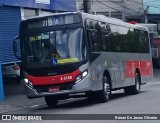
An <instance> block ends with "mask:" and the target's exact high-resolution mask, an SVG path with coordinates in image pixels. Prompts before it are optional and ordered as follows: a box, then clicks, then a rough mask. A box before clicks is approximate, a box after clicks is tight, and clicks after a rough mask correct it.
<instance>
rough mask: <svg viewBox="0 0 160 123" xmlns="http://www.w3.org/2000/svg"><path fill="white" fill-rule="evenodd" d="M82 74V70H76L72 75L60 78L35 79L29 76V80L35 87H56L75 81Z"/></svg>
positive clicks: (64, 75) (59, 76) (60, 76)
mask: <svg viewBox="0 0 160 123" xmlns="http://www.w3.org/2000/svg"><path fill="white" fill-rule="evenodd" d="M80 73H81V72H80V70H76V71H74V72H72V73H69V74H63V75H58V76H45V77H34V76H31V75H28V76H27V79H28V80H29V81H31V82H32V84H33V85H50V84H52V85H54V84H62V83H67V82H72V81H75V79H76V77H77V76H78V75H79V74H80Z"/></svg>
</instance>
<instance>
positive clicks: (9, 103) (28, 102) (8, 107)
mask: <svg viewBox="0 0 160 123" xmlns="http://www.w3.org/2000/svg"><path fill="white" fill-rule="evenodd" d="M42 104H45V101H44V98H36V99H28V98H27V97H26V96H25V95H23V94H20V95H12V96H7V97H5V100H4V101H1V102H0V113H7V112H9V111H14V110H18V109H21V108H27V107H30V106H34V105H42Z"/></svg>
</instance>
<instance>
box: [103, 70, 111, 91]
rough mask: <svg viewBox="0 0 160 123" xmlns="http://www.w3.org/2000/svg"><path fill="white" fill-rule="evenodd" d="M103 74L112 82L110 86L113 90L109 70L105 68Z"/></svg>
mask: <svg viewBox="0 0 160 123" xmlns="http://www.w3.org/2000/svg"><path fill="white" fill-rule="evenodd" d="M103 76H106V77H107V78H108V80H109V84H110V88H111V90H112V79H111V76H110V73H109V71H108V70H105V71H104V73H103Z"/></svg>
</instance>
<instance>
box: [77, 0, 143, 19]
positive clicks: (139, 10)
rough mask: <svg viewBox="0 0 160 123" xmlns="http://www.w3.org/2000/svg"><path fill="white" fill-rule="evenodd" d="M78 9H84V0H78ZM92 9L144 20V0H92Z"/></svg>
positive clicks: (98, 12)
mask: <svg viewBox="0 0 160 123" xmlns="http://www.w3.org/2000/svg"><path fill="white" fill-rule="evenodd" d="M137 3H139V4H137ZM77 10H78V11H83V0H77ZM91 11H92V13H93V14H103V15H105V16H109V17H115V18H119V19H122V20H124V21H133V20H135V21H142V20H143V17H144V16H143V15H144V9H143V0H91Z"/></svg>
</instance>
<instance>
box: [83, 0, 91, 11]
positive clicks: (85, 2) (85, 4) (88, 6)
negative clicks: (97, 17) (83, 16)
mask: <svg viewBox="0 0 160 123" xmlns="http://www.w3.org/2000/svg"><path fill="white" fill-rule="evenodd" d="M83 8H84V12H85V13H90V14H91V13H92V12H91V0H83Z"/></svg>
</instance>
